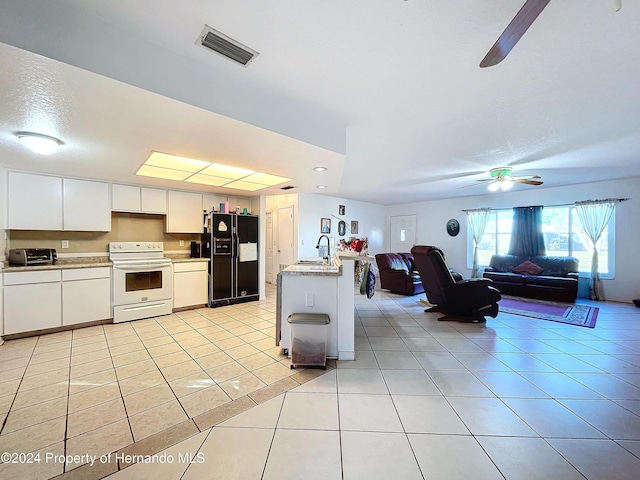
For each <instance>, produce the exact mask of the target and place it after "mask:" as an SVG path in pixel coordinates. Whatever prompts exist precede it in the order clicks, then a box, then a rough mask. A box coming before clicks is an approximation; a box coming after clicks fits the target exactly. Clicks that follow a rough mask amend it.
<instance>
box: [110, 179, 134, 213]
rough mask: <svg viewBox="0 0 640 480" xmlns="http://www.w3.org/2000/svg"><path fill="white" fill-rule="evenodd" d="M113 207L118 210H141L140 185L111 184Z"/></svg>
mask: <svg viewBox="0 0 640 480" xmlns="http://www.w3.org/2000/svg"><path fill="white" fill-rule="evenodd" d="M111 209H112V210H115V211H117V212H139V211H140V187H136V186H133V185H116V184H114V185H111Z"/></svg>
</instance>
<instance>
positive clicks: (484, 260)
mask: <svg viewBox="0 0 640 480" xmlns="http://www.w3.org/2000/svg"><path fill="white" fill-rule="evenodd" d="M512 224H513V210H511V209H509V210H492V211H491V212H489V218H488V219H487V228H486V229H485V231H484V235H483V237H482V241H481V242H480V244H479V245H478V265H489V261H490V260H491V256H492V255H495V254H500V255H504V254H506V253H507V251H508V250H509V243H510V242H511V226H512ZM470 230H471V229H468V231H469V232H470ZM469 235H470V236H469V238H470V240H471V241H470V252H471V255H470V257H469V259H470V260H471V261H473V233H472V232H470V233H469Z"/></svg>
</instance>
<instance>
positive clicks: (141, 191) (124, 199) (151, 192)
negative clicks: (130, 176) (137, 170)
mask: <svg viewBox="0 0 640 480" xmlns="http://www.w3.org/2000/svg"><path fill="white" fill-rule="evenodd" d="M111 195H112V200H111V209H112V210H114V211H117V212H130V213H157V214H166V213H167V191H166V190H162V189H159V188H147V187H138V186H135V185H117V184H114V185H112V186H111Z"/></svg>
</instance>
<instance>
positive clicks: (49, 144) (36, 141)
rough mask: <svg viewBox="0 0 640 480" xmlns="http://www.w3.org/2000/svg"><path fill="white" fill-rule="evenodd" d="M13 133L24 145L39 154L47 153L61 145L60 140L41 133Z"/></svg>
mask: <svg viewBox="0 0 640 480" xmlns="http://www.w3.org/2000/svg"><path fill="white" fill-rule="evenodd" d="M15 135H16V137H18V138H19V139H20V141H21V142H22V143H23V144H24V145H25V147H27V148H28V149H29V150H32V151H34V152H36V153H37V154H39V155H49V154H50V153H53V152H54V151H55V150H56V149H57V148H58V147H59V146H60V145H62V140H58V139H57V138H55V137H50V136H49V135H42V134H41V133H33V132H16V133H15Z"/></svg>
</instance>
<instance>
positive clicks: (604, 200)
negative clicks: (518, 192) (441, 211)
mask: <svg viewBox="0 0 640 480" xmlns="http://www.w3.org/2000/svg"><path fill="white" fill-rule="evenodd" d="M627 200H629V199H628V198H605V199H603V200H579V201H577V202H573V203H558V204H555V205H542V206H543V207H572V206H575V205H576V203H580V202H594V203H595V202H608V201H613V202H626V201H627ZM527 206H531V205H527ZM513 208H518V207H505V208H491V207H485V208H472V209H466V210H465V209H462V210H460V211H461V212H465V213H469V212H482V211H486V210H489V211H492V212H497V211H500V210H512V209H513Z"/></svg>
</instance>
